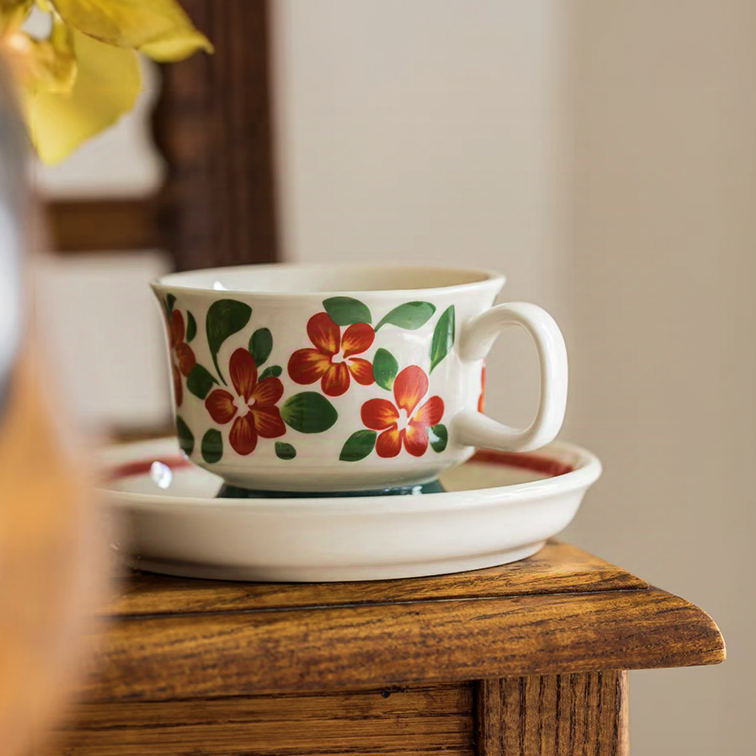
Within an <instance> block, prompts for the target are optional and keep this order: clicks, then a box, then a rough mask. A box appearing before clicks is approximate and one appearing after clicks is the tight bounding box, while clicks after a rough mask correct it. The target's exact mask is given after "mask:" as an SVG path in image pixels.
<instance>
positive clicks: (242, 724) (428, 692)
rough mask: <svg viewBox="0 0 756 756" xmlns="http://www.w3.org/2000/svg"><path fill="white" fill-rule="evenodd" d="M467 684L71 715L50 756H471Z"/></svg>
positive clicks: (108, 707)
mask: <svg viewBox="0 0 756 756" xmlns="http://www.w3.org/2000/svg"><path fill="white" fill-rule="evenodd" d="M472 709H473V691H472V686H471V685H469V684H461V685H440V686H436V687H417V688H409V689H399V690H397V689H394V690H390V689H378V690H370V691H361V692H348V693H330V694H328V693H323V694H317V695H295V696H270V697H262V696H255V697H241V698H220V699H213V700H206V701H203V700H194V701H165V702H159V703H149V704H147V703H125V704H90V705H83V706H81V707H79V709H78V711H77V719H76V720H75V722H73V723H71V724H70V725H69V727H68V728H67V730H68V732H66V733H64V735H63V737H62V738H61V740H60V744H59V745H58V746H57V747H56V748H55V749H53V751H52V752H51V754H55V755H56V756H158V755H159V756H200V754H202V755H206V756H210V755H211V756H243V755H246V754H248V755H249V756H252V755H253V754H254V756H284V754H286V755H287V756H296V755H298V754H301V755H302V756H337V755H338V756H343V754H347V753H348V754H364V755H365V756H375V755H376V754H381V756H420V754H433V753H439V752H442V753H444V754H446V755H447V756H463V755H464V756H473V753H474V738H473V717H472Z"/></svg>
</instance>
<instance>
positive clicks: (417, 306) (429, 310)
mask: <svg viewBox="0 0 756 756" xmlns="http://www.w3.org/2000/svg"><path fill="white" fill-rule="evenodd" d="M435 312H436V305H432V304H431V303H430V302H405V303H404V304H403V305H399V307H394V309H393V310H391V312H389V313H388V314H387V315H384V316H383V317H382V318H381V319H380V320H379V321H378V325H377V326H376V327H375V330H376V331H377V330H378V329H379V328H380V327H381V326H384V325H386V324H387V323H390V324H391V325H395V326H397V328H404V329H405V330H407V331H416V330H417V329H418V328H421V327H422V326H424V325H425V324H426V323H427V322H428V321H429V320H430V319H431V318H432V317H433V314H434V313H435Z"/></svg>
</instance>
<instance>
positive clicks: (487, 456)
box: [470, 449, 575, 478]
mask: <svg viewBox="0 0 756 756" xmlns="http://www.w3.org/2000/svg"><path fill="white" fill-rule="evenodd" d="M470 461H471V462H483V463H485V464H490V465H506V466H507V467H519V468H520V469H522V470H532V471H533V472H539V473H543V474H544V475H548V476H549V477H552V478H556V477H557V476H559V475H566V474H567V473H569V472H572V471H573V470H574V469H575V468H574V467H572V465H568V464H567V463H566V462H560V461H559V460H558V459H551V458H549V457H540V456H538V455H537V454H527V453H522V452H504V451H493V450H492V449H481V450H479V451H477V452H475V454H474V455H473V457H472V459H471V460H470Z"/></svg>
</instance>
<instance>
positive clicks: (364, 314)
mask: <svg viewBox="0 0 756 756" xmlns="http://www.w3.org/2000/svg"><path fill="white" fill-rule="evenodd" d="M323 307H325V311H326V312H327V313H328V316H329V317H330V318H331V320H332V321H333V322H334V323H336V325H339V326H348V325H352V323H372V322H373V318H372V315H371V314H370V310H369V309H368V306H367V305H366V304H364V303H363V302H360V300H359V299H353V298H352V297H331V298H330V299H324V300H323Z"/></svg>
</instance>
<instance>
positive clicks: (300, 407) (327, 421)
mask: <svg viewBox="0 0 756 756" xmlns="http://www.w3.org/2000/svg"><path fill="white" fill-rule="evenodd" d="M281 417H282V418H283V421H284V422H285V423H286V424H287V425H289V426H291V427H292V428H294V430H296V431H299V432H300V433H323V432H324V431H327V430H328V429H329V428H331V427H333V424H334V423H335V422H336V420H338V418H339V413H338V412H337V411H336V408H335V407H334V406H333V405H332V404H331V403H330V402H329V401H328V399H326V398H325V397H324V396H323V395H322V394H318V393H316V392H315V391H303V392H302V393H301V394H294V396H290V397H289V398H288V399H287V400H286V401H285V402H284V403H283V406H282V407H281Z"/></svg>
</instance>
